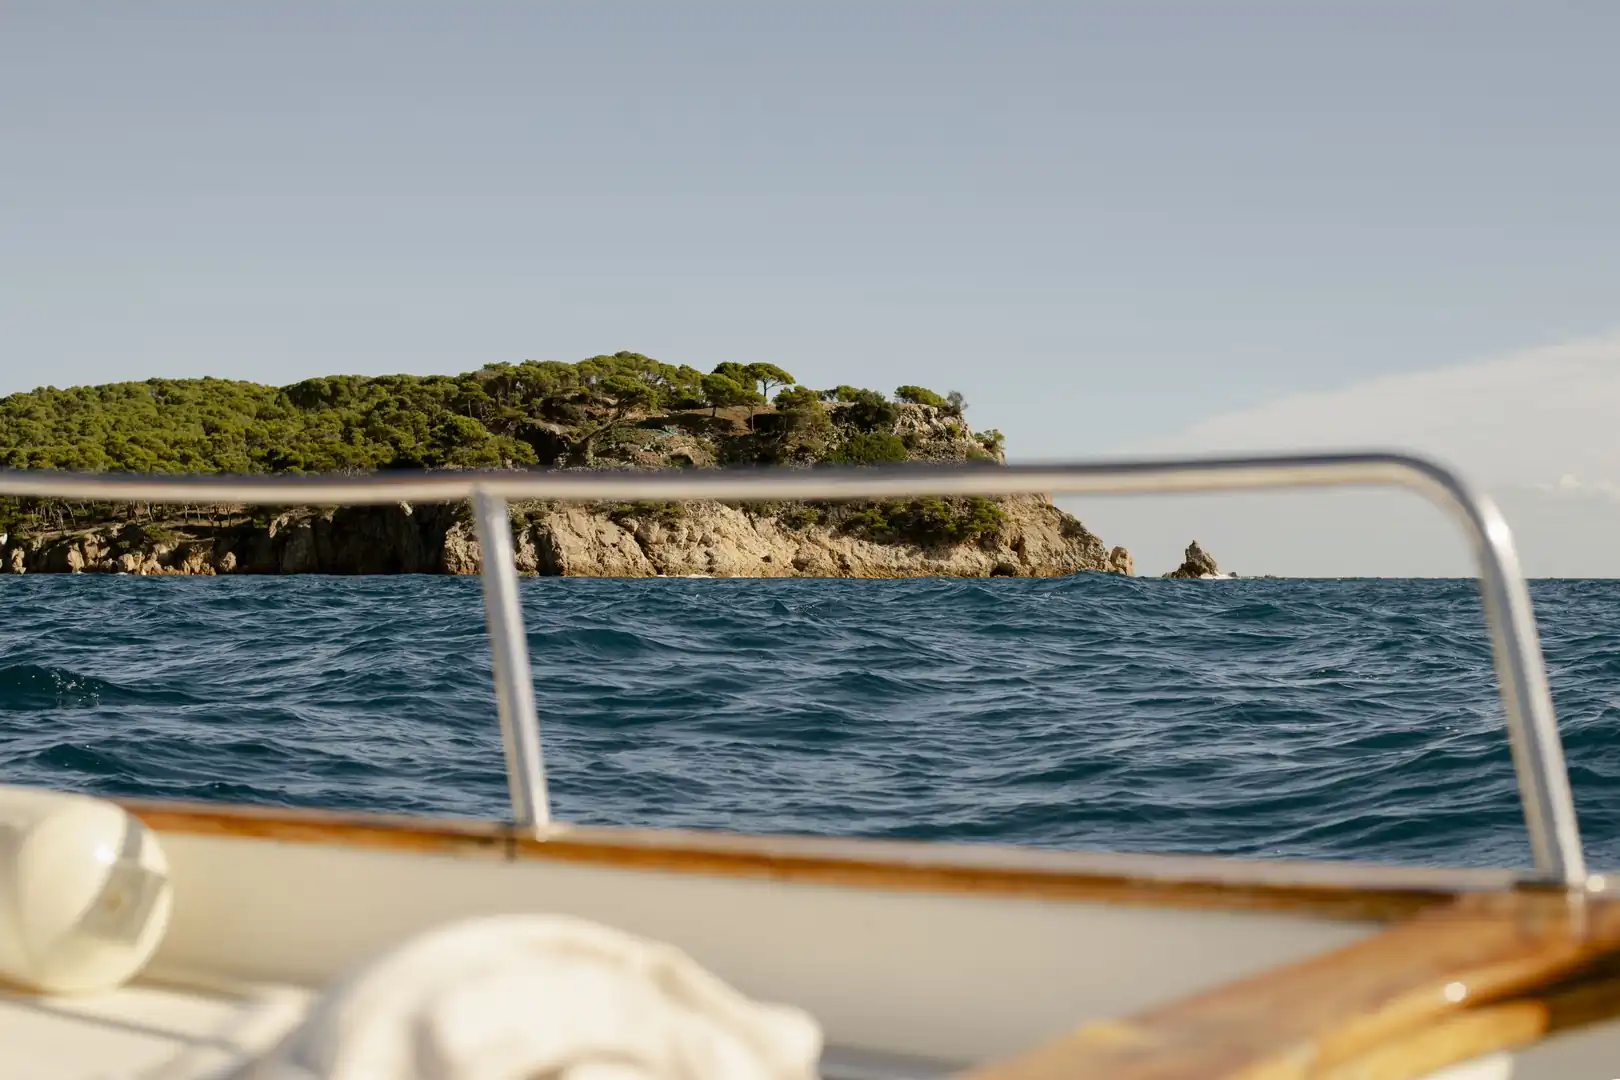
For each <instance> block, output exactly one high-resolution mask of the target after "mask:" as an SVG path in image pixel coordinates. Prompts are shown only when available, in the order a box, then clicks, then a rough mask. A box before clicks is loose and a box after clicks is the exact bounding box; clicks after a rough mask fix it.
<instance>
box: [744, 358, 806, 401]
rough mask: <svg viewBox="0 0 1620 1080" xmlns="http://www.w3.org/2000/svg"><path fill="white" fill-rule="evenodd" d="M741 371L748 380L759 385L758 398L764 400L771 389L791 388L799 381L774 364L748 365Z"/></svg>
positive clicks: (769, 394)
mask: <svg viewBox="0 0 1620 1080" xmlns="http://www.w3.org/2000/svg"><path fill="white" fill-rule="evenodd" d="M743 370H744V371H746V372H747V373H748V377H749V379H751V380H753V382H755V383H758V384H759V392H760V396H761V397H765V398H769V397H770V396H771V387H773V386H792V385H793V384H794V383H796V382H798V381H799V380H798V379H795V378H794V377H793V376H792V375H789V374H788V373H787V372H785V371H783V370H782V369H781V368H779V367H777V366H776V365H775V364H749V365H748V366H747V367H746V368H744V369H743Z"/></svg>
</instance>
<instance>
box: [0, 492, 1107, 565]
mask: <svg viewBox="0 0 1620 1080" xmlns="http://www.w3.org/2000/svg"><path fill="white" fill-rule="evenodd" d="M995 506H996V507H997V508H998V509H999V520H998V522H997V524H996V526H995V528H994V529H993V530H989V531H986V532H985V533H984V534H982V535H980V536H978V537H977V538H975V539H973V540H969V541H964V542H958V543H939V544H918V543H907V542H895V541H892V540H891V541H887V542H880V541H878V540H873V539H868V538H865V537H862V536H860V535H855V534H852V533H851V532H850V531H849V529H848V528H847V527H840V526H839V525H837V524H833V523H830V522H827V521H822V520H818V519H817V515H816V514H815V513H795V512H793V508H788V509H787V510H784V509H783V508H781V507H776V508H772V512H769V513H767V512H762V511H761V510H759V509H758V508H753V507H739V506H732V505H726V504H721V503H686V504H679V505H671V506H662V507H655V506H648V507H640V506H616V507H607V506H579V505H568V504H545V503H536V504H520V505H515V506H514V507H513V519H512V520H513V544H514V548H515V550H516V554H517V563H518V569H519V572H520V573H524V574H530V575H541V576H569V577H660V576H668V577H677V576H709V577H857V578H901V577H931V576H942V577H1054V576H1060V575H1064V574H1073V573H1078V572H1082V571H1096V572H1106V573H1121V574H1132V573H1134V572H1135V567H1134V565H1133V562H1132V559H1131V555H1130V553H1129V552H1128V551H1126V550H1125V549H1124V548H1122V547H1116V548H1113V549H1111V550H1110V549H1109V548H1107V547H1106V546H1104V544H1103V542H1102V541H1101V540H1100V539H1098V538H1097V537H1096V536H1095V535H1094V534H1092V533H1091V532H1090V531H1089V530H1087V529H1086V528H1085V526H1084V525H1082V524H1081V523H1080V522H1079V521H1077V520H1076V519H1075V518H1073V517H1072V516H1070V515H1069V514H1066V513H1064V512H1063V511H1062V510H1059V509H1058V508H1057V507H1055V506H1053V505H1052V503H1051V502H1050V501H1049V500H1047V499H1045V498H1043V497H1041V496H1033V495H1025V496H1010V497H1007V498H1003V499H998V500H996V501H995ZM210 516H212V518H213V520H209V519H210ZM222 516H223V517H224V520H223V521H220V520H219V519H220V518H221V517H222ZM479 565H480V558H479V550H478V543H477V539H476V537H475V535H474V530H473V525H472V521H471V519H470V517H469V516H468V514H467V511H466V509H465V507H462V506H444V505H421V506H411V505H409V504H404V503H401V504H397V505H392V506H382V507H345V508H338V509H320V510H318V509H297V510H289V511H286V512H283V513H279V514H276V515H275V516H273V517H268V518H261V519H259V520H253V519H245V520H241V519H236V520H233V519H232V518H231V516H230V515H228V514H224V512H223V511H220V510H215V511H212V512H204V513H202V514H194V515H193V518H192V519H190V520H186V519H182V520H175V519H165V520H158V521H151V522H132V523H122V524H120V523H104V524H99V525H87V526H85V527H82V528H73V529H62V530H56V531H52V532H42V533H36V534H34V535H30V536H9V537H6V538H5V539H4V541H3V542H0V573H11V574H24V573H29V574H33V573H115V574H136V575H152V574H192V575H216V574H309V573H315V574H401V573H404V574H413V573H414V574H470V573H477V571H478V569H479Z"/></svg>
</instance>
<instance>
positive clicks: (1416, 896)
mask: <svg viewBox="0 0 1620 1080" xmlns="http://www.w3.org/2000/svg"><path fill="white" fill-rule="evenodd" d="M122 804H123V805H124V806H125V807H126V808H127V809H129V810H130V811H131V812H133V813H134V814H136V815H137V816H138V817H140V818H141V819H142V820H144V821H145V822H146V823H147V824H148V825H149V826H150V827H151V828H153V829H155V830H157V831H158V832H160V833H189V834H197V835H217V836H240V837H251V838H257V839H264V840H277V841H283V842H291V843H320V844H346V845H354V846H360V847H370V848H390V849H397V850H409V851H422V852H428V851H431V852H439V853H451V854H472V853H483V854H492V855H502V856H504V857H507V858H511V859H515V860H523V861H530V860H534V861H553V862H571V863H591V864H596V865H602V866H610V867H616V868H621V869H626V870H640V871H656V872H665V873H678V874H707V875H721V876H732V877H747V878H758V879H765V880H773V881H792V882H803V883H817V884H827V885H843V886H853V887H861V888H873V889H893V890H923V891H931V892H956V893H964V892H966V893H981V894H990V895H998V896H1019V897H1027V898H1032V899H1050V900H1087V901H1094V902H1107V903H1121V904H1133V905H1157V906H1170V907H1197V908H1210V909H1226V910H1260V911H1285V912H1291V913H1297V914H1300V915H1314V916H1321V917H1328V918H1341V919H1366V920H1394V919H1400V918H1405V917H1408V916H1411V915H1413V914H1416V913H1417V912H1420V911H1423V910H1426V909H1428V908H1432V907H1434V906H1436V905H1443V904H1449V903H1450V902H1451V901H1452V899H1453V898H1454V897H1455V896H1456V895H1457V894H1458V893H1465V892H1489V891H1497V890H1504V889H1511V888H1512V887H1513V885H1514V879H1513V876H1512V875H1511V874H1510V873H1508V872H1505V871H1494V870H1445V869H1431V868H1423V867H1415V868H1408V867H1390V866H1373V865H1362V864H1347V863H1327V862H1308V861H1294V860H1237V859H1217V858H1202V857H1180V856H1165V855H1121V854H1111V853H1094V852H1063V851H1042V850H1033V849H1028V848H1012V847H1004V846H993V845H963V844H930V843H911V842H896V841H880V840H848V839H827V838H816V837H790V836H761V835H747V834H733V833H706V832H696V831H687V830H674V829H671V830H661V829H619V828H598V827H570V826H559V827H557V828H555V829H553V830H552V831H550V832H549V833H548V834H547V835H546V836H545V837H544V838H540V839H536V838H534V837H530V836H525V835H520V834H519V833H518V832H517V831H516V830H513V829H512V828H510V827H509V826H506V825H502V824H499V823H495V822H483V821H466V820H458V819H432V818H414V817H389V816H383V815H375V814H359V813H341V814H339V813H332V812H327V811H310V810H291V809H280V808H274V809H271V808H256V807H245V806H233V805H219V804H202V803H198V804H190V803H172V802H154V801H147V800H135V799H130V800H122Z"/></svg>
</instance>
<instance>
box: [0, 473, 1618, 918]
mask: <svg viewBox="0 0 1620 1080" xmlns="http://www.w3.org/2000/svg"><path fill="white" fill-rule="evenodd" d="M1368 485H1376V486H1387V487H1399V488H1405V489H1407V490H1410V491H1414V492H1416V493H1418V494H1419V495H1422V496H1423V497H1425V498H1427V499H1428V500H1429V501H1430V502H1432V503H1434V504H1435V505H1436V506H1439V507H1440V508H1441V509H1443V510H1445V511H1446V512H1447V513H1448V514H1449V515H1450V516H1451V517H1452V518H1453V519H1454V520H1455V521H1456V522H1457V524H1458V525H1459V526H1461V528H1462V529H1463V531H1464V533H1465V534H1466V535H1467V536H1468V539H1469V542H1470V544H1471V546H1472V547H1473V551H1474V558H1475V561H1476V562H1477V564H1478V568H1479V579H1480V591H1481V593H1482V594H1483V597H1484V606H1485V621H1486V625H1487V627H1488V629H1489V632H1490V639H1491V649H1492V653H1493V655H1494V658H1495V662H1496V672H1497V679H1498V681H1499V683H1500V691H1501V696H1502V708H1503V711H1504V712H1505V713H1506V715H1507V727H1508V735H1509V739H1510V741H1511V744H1512V750H1513V761H1514V768H1515V771H1516V772H1517V775H1518V782H1519V793H1520V798H1521V801H1522V803H1523V806H1524V817H1525V824H1526V826H1527V827H1528V829H1529V833H1530V847H1531V851H1532V853H1533V854H1534V857H1535V874H1534V875H1533V876H1534V878H1535V879H1536V880H1540V881H1547V882H1551V883H1558V884H1562V885H1566V886H1569V887H1571V888H1580V887H1583V886H1584V885H1585V883H1586V864H1585V859H1584V857H1583V855H1582V852H1581V841H1580V830H1579V827H1578V825H1577V822H1576V817H1575V805H1574V800H1573V798H1572V797H1571V794H1570V789H1569V775H1568V773H1567V771H1566V769H1565V765H1564V752H1563V744H1562V743H1561V741H1560V739H1559V735H1558V723H1557V720H1556V718H1555V717H1554V714H1553V705H1552V697H1551V695H1550V693H1549V692H1548V689H1547V675H1546V670H1545V668H1544V666H1543V660H1542V655H1541V644H1540V639H1539V637H1538V635H1537V633H1536V624H1535V616H1534V614H1533V612H1532V610H1531V605H1530V593H1529V589H1528V588H1527V587H1526V585H1525V580H1524V574H1523V572H1522V570H1521V569H1520V567H1519V558H1518V554H1517V552H1516V551H1515V549H1514V546H1513V538H1512V535H1511V533H1510V532H1509V530H1508V526H1507V523H1506V522H1505V521H1504V520H1503V518H1502V515H1501V513H1500V512H1499V511H1498V510H1497V508H1496V506H1495V504H1494V503H1492V502H1491V500H1490V499H1488V498H1486V497H1484V496H1483V495H1481V494H1479V493H1478V492H1476V491H1474V490H1473V489H1472V488H1470V487H1469V486H1468V485H1467V484H1466V483H1464V481H1463V480H1462V479H1461V478H1460V477H1459V476H1458V475H1457V474H1456V473H1454V472H1453V471H1451V470H1450V469H1447V468H1445V467H1444V466H1441V465H1438V464H1436V463H1434V462H1432V461H1428V460H1425V459H1423V458H1418V457H1413V456H1409V455H1406V454H1398V453H1342V454H1308V455H1280V456H1268V457H1240V458H1195V459H1168V460H1158V461H1153V460H1138V461H1113V462H1091V463H1079V464H1040V465H1007V466H973V465H970V466H915V465H913V466H893V467H889V468H878V469H835V468H829V469H797V470H752V471H750V470H714V471H697V470H693V471H684V470H683V471H674V472H658V473H650V472H639V473H614V472H577V471H570V472H449V473H432V474H426V473H418V474H411V473H377V474H370V475H366V476H357V477H292V476H250V477H221V476H173V477H169V476H120V475H114V474H106V473H61V472H46V471H37V472H36V471H7V470H0V495H14V496H38V497H54V498H75V499H87V500H89V499H93V500H104V501H115V502H170V503H175V502H179V503H250V504H257V505H284V506H290V505H367V504H370V505H377V504H383V503H392V502H399V501H404V500H410V501H421V502H453V501H458V500H462V499H473V500H475V502H476V506H477V513H476V515H475V516H476V519H477V521H478V523H479V530H480V533H479V535H480V540H481V542H482V543H483V544H484V545H485V546H484V550H485V551H486V552H487V553H489V554H490V555H491V556H492V558H486V559H485V560H484V574H485V579H484V580H485V594H484V595H485V608H486V614H487V616H488V619H489V626H490V638H491V643H492V646H493V648H494V650H495V657H496V658H495V674H496V681H497V686H496V699H497V702H498V703H499V707H500V710H501V722H502V728H503V736H504V738H505V741H506V754H507V768H508V780H509V782H510V784H511V788H512V805H513V811H514V816H515V817H516V819H517V820H518V821H519V823H521V824H523V825H526V826H530V827H534V828H538V827H540V826H541V825H543V824H544V822H545V821H546V818H547V813H548V811H547V809H546V792H545V773H544V769H543V767H542V765H541V755H540V737H539V728H538V722H537V720H536V718H535V712H534V687H533V685H532V683H531V682H530V680H529V674H528V657H527V653H526V650H525V649H524V648H523V647H522V642H523V641H524V638H523V622H522V614H521V611H520V609H519V606H518V596H517V587H516V577H515V571H514V569H513V566H512V558H511V549H510V543H511V541H510V536H509V535H507V534H506V530H503V529H497V528H494V527H493V526H494V524H495V523H498V522H499V521H500V520H501V518H502V517H503V516H504V515H505V513H506V505H505V504H506V501H507V500H510V499H557V500H567V501H584V502H597V501H609V500H613V501H626V500H663V501H676V500H692V499H725V500H751V499H753V500H758V499H866V498H887V497H893V496H899V495H1012V494H1020V493H1042V494H1045V493H1052V494H1057V493H1062V494H1144V493H1154V492H1159V493H1169V492H1194V491H1234V490H1257V489H1266V488H1283V487H1344V486H1368ZM503 537H504V539H503ZM492 566H494V567H497V569H495V570H494V571H493V572H492V569H491V568H492ZM525 703H526V704H525Z"/></svg>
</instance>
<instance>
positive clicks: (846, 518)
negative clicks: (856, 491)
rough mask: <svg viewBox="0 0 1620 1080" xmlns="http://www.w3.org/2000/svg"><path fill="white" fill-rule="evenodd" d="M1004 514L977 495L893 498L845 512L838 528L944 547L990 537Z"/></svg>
mask: <svg viewBox="0 0 1620 1080" xmlns="http://www.w3.org/2000/svg"><path fill="white" fill-rule="evenodd" d="M1006 519H1007V515H1006V513H1005V511H1003V510H1002V509H1001V507H999V506H997V505H996V504H995V503H994V502H992V501H991V500H989V499H987V498H984V497H983V496H979V495H972V496H969V497H967V498H957V499H940V498H923V499H905V500H901V499H896V500H890V501H887V502H877V503H867V504H864V505H861V506H858V507H853V508H850V509H848V510H846V511H845V513H844V515H843V517H842V519H841V520H840V521H839V523H838V527H839V529H840V530H841V531H843V532H846V533H849V534H850V535H853V536H859V537H861V538H863V539H866V540H872V541H876V542H877V543H880V544H892V543H909V544H916V545H917V546H918V547H945V546H949V545H952V544H962V543H967V542H970V541H977V540H985V539H990V538H991V537H993V536H995V535H996V534H997V533H999V532H1000V531H1001V526H1002V524H1003V523H1004V522H1005V521H1006Z"/></svg>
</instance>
